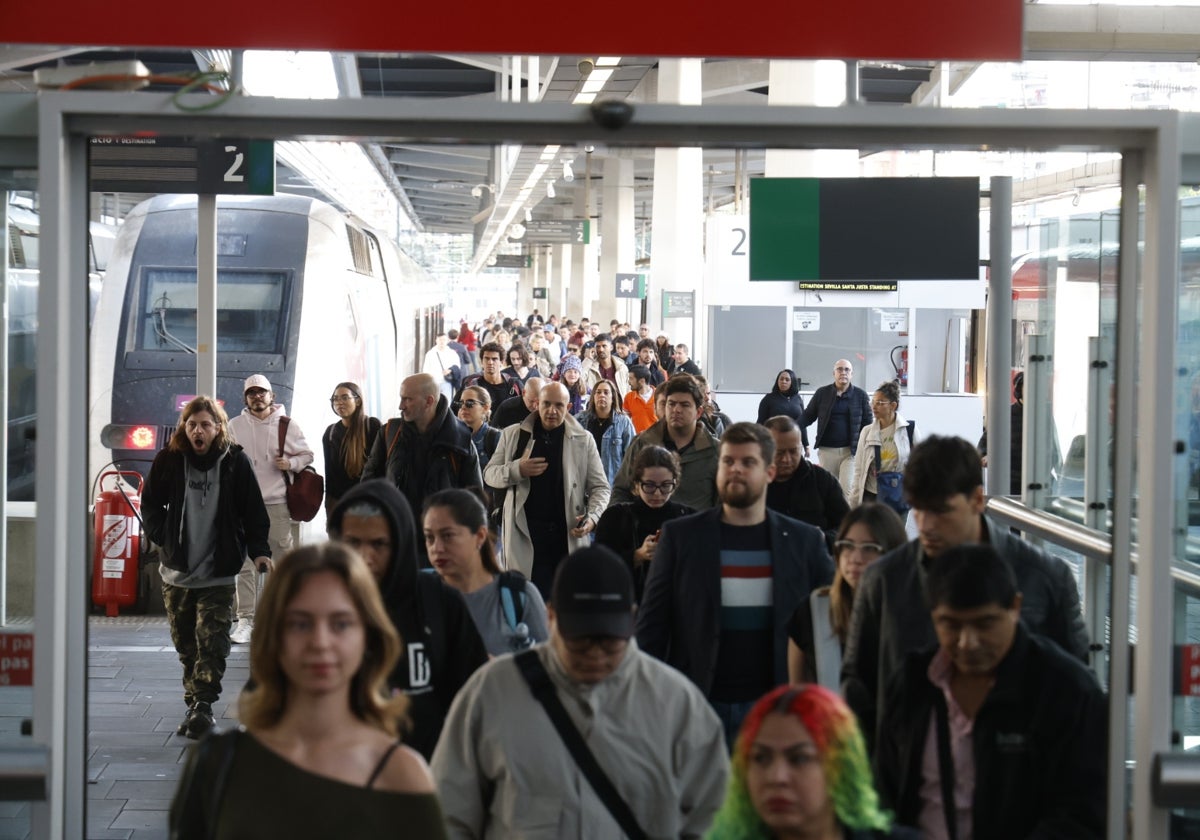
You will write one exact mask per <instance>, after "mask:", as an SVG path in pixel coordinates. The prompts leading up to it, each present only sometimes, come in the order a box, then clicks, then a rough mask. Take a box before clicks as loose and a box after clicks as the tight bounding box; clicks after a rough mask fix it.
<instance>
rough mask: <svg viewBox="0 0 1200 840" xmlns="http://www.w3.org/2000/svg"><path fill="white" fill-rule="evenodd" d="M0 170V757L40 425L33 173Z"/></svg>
mask: <svg viewBox="0 0 1200 840" xmlns="http://www.w3.org/2000/svg"><path fill="white" fill-rule="evenodd" d="M22 175H23V177H21V176H18V173H15V172H13V171H11V170H5V169H0V202H3V209H4V210H5V213H4V216H5V218H6V220H7V231H6V232H5V233H4V237H5V243H6V244H7V249H6V250H7V251H8V257H7V259H5V258H4V257H3V255H0V282H4V283H5V288H6V291H7V296H8V311H9V338H8V389H7V390H8V401H9V405H8V416H7V417H6V418H5V420H6V423H7V426H8V451H7V462H8V463H7V465H8V488H7V490H8V493H7V499H8V502H7V504H5V505H4V506H3V511H4V518H5V522H4V525H5V531H6V533H5V538H6V540H7V544H6V550H7V555H6V565H5V567H4V569H3V570H2V571H0V751H3V750H5V749H6V748H10V747H23V746H29V744H30V741H31V739H30V737H29V736H28V735H25V734H22V730H23V728H24V723H25V721H28V720H29V719H30V718H32V716H33V644H34V637H33V594H34V589H33V587H34V539H33V532H34V510H33V505H32V504H30V503H29V500H31V499H32V498H33V463H34V462H33V448H34V439H33V435H34V425H35V423H36V421H37V408H36V387H35V383H34V372H35V367H36V364H35V356H34V342H35V339H36V335H37V290H38V272H37V266H38V247H37V246H38V240H37V236H38V229H39V225H38V214H37V210H36V208H37V194H36V193H33V192H9V190H10V189H16V188H20V187H28V186H32V181H34V180H35V179H36V173H32V174H30V173H22ZM30 830H31V826H30V804H29V803H28V802H20V801H14V802H4V801H0V837H25V836H27V835H28V833H29V831H30Z"/></svg>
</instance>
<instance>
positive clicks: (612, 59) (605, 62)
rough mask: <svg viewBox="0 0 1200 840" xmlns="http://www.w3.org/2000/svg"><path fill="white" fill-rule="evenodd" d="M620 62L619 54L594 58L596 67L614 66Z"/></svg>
mask: <svg viewBox="0 0 1200 840" xmlns="http://www.w3.org/2000/svg"><path fill="white" fill-rule="evenodd" d="M620 63H621V56H619V55H602V56H600V57H599V58H597V59H596V66H597V67H616V66H617V65H618V64H620Z"/></svg>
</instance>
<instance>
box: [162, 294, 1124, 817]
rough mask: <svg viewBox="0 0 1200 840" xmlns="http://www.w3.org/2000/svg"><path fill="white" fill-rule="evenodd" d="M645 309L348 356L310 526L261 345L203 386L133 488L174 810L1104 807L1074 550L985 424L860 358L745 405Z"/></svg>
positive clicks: (1098, 700) (1101, 744) (791, 377)
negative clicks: (369, 409)
mask: <svg viewBox="0 0 1200 840" xmlns="http://www.w3.org/2000/svg"><path fill="white" fill-rule="evenodd" d="M650 332H651V330H650V328H649V326H648V325H645V324H643V325H641V326H640V328H639V329H638V330H636V331H635V330H631V329H629V326H628V325H626V324H619V323H617V322H615V321H614V322H613V323H612V324H610V325H609V330H608V331H602V330H601V328H600V325H598V324H593V323H591V322H590V321H589V320H588V319H586V318H584V319H581V320H580V322H579V323H575V322H572V321H570V320H564V321H563V322H562V323H561V324H560V323H559V319H557V318H556V317H554V316H550V317H549V318H547V319H546V320H545V321H543V320H542V319H541V317H540V315H539V313H538V312H537V311H536V310H535V311H534V312H533V313H532V314H531V315H530V316H529V317H528V318H526V319H524V320H519V319H515V318H502V317H499V316H497V317H495V318H489V319H486V320H485V321H484V322H482V323H480V324H478V325H476V327H475V328H474V329H471V328H470V327H468V325H467V324H463V325H462V327H461V328H460V329H458V330H450V331H448V332H447V333H445V334H443V335H439V336H438V338H437V342H436V344H435V346H434V347H433V348H432V349H431V350H430V351H429V354H428V355H427V356H426V358H425V363H424V365H423V367H422V371H421V372H420V373H417V374H414V375H412V376H409V377H408V378H406V379H405V380H404V381H403V383H402V384H401V388H400V407H401V416H400V417H398V418H393V419H391V420H388V421H386V422H380V421H379V420H376V419H375V418H371V417H367V416H365V415H364V412H363V408H362V406H363V395H362V392H361V390H360V388H359V386H358V385H356V384H354V383H349V382H342V383H338V385H337V386H335V388H334V391H333V395H332V397H331V399H330V404H331V409H332V411H333V414H334V415H335V416H336V418H337V419H336V421H335V422H334V423H332V424H331V425H330V426H329V428H328V429H326V430H325V433H324V435H323V437H322V443H323V447H324V454H325V463H326V471H327V474H328V480H327V482H326V499H325V503H326V516H327V520H326V529H327V531H328V535H329V538H330V540H331V542H330V543H325V544H321V545H315V546H305V547H302V548H298V549H294V548H293V547H292V546H291V545H290V544H289V543H288V542H287V540H286V539H285V538H284V537H285V534H284V533H283V531H282V529H277V528H276V522H277V520H280V519H281V517H282V521H283V522H285V523H286V522H287V520H286V505H284V509H283V512H282V513H280V512H279V511H278V510H277V509H273V507H275V508H277V507H278V506H279V505H280V503H281V499H282V496H281V493H282V490H281V488H284V487H286V482H287V476H288V474H289V473H292V474H294V473H295V472H297V471H299V470H301V469H303V468H304V467H305V466H306V465H307V464H308V463H309V462H310V461H311V460H312V453H311V451H310V450H308V448H307V444H306V443H305V440H304V436H303V433H302V432H301V430H300V429H299V428H297V427H296V425H295V424H294V423H291V424H288V423H286V422H284V423H283V425H282V426H280V421H281V420H282V419H283V418H285V417H286V414H285V412H284V410H283V407H282V406H280V405H278V404H276V403H274V395H273V393H271V389H270V383H269V382H268V381H267V380H266V378H265V377H263V376H261V375H256V376H252V377H250V378H249V379H247V380H246V383H245V385H246V387H245V403H246V405H245V408H244V410H243V412H242V415H240V416H239V417H238V418H234V420H230V419H229V418H228V417H227V416H226V414H225V412H224V409H223V408H222V407H221V406H220V405H219V404H217V403H216V402H215V401H213V400H211V399H209V398H206V397H197V398H195V399H194V400H192V401H191V402H190V403H189V404H188V405H187V406H186V407H185V408H184V410H183V413H182V415H181V419H180V425H179V428H178V430H177V432H176V434H175V436H174V437H173V438H172V439H171V442H170V444H169V445H168V447H167V448H166V449H165V450H163V451H162V452H161V453H159V455H158V457H157V458H156V459H155V462H154V465H153V468H152V470H151V473H150V476H149V478H148V480H147V486H146V491H145V494H144V499H143V516H144V518H145V522H146V534H147V536H148V537H149V538H150V539H151V540H153V542H154V543H155V544H157V545H158V546H160V547H161V558H162V577H163V590H164V600H165V601H166V603H167V609H168V616H169V618H170V626H171V635H172V640H173V642H174V644H175V647H176V649H177V651H178V652H179V657H180V661H181V663H182V665H183V669H184V701H185V703H186V704H187V713H186V715H185V717H184V719H183V722H182V723H181V724H180V726H179V730H178V731H179V734H180V735H186V736H188V737H190V738H196V739H199V744H198V745H197V747H196V748H195V749H194V750H193V751H192V754H191V755H190V757H189V760H188V765H187V769H186V771H185V773H184V776H183V779H182V780H181V782H180V787H179V791H178V794H177V796H176V800H175V803H174V805H173V808H172V830H173V832H175V834H173V836H180V837H193V836H194V837H206V838H207V837H239V836H251V835H254V834H256V832H257V828H256V826H261V827H264V831H265V830H266V829H265V827H266V826H268V825H269V826H270V827H271V830H272V831H277V830H278V829H279V827H280V826H283V827H285V829H286V830H287V831H288V833H289V834H293V835H296V836H312V837H315V836H331V835H333V834H344V835H346V836H363V837H375V836H384V835H385V833H387V832H389V831H390V832H392V833H395V832H396V831H400V832H401V833H407V834H411V835H412V836H419V837H431V838H436V837H443V836H444V837H454V838H485V837H486V838H535V837H545V838H609V837H613V838H615V837H621V836H625V837H630V838H642V837H655V838H660V837H694V838H700V837H712V838H772V837H774V838H792V837H794V838H801V837H804V838H820V840H827V838H888V837H891V838H916V837H921V836H924V837H927V838H955V840H966V838H976V840H984V839H985V838H1006V839H1007V838H1012V837H1035V836H1036V837H1047V838H1049V837H1101V836H1103V833H1104V821H1105V780H1104V776H1105V770H1104V768H1105V744H1106V739H1107V715H1106V703H1105V698H1104V694H1103V691H1102V690H1101V688H1100V686H1099V685H1098V683H1097V681H1096V679H1095V677H1094V676H1093V674H1092V672H1091V671H1090V670H1089V669H1088V667H1087V664H1086V663H1087V658H1088V656H1089V646H1088V639H1087V636H1086V632H1085V629H1084V625H1083V622H1082V619H1081V616H1080V605H1079V596H1078V591H1077V588H1076V584H1075V582H1074V579H1073V577H1072V575H1071V572H1070V570H1069V569H1068V567H1067V566H1066V565H1065V564H1064V563H1063V562H1062V561H1061V560H1059V559H1056V558H1054V557H1051V556H1049V555H1047V554H1046V553H1045V552H1043V551H1041V550H1040V549H1038V548H1036V547H1035V546H1033V545H1031V544H1030V543H1028V542H1025V541H1024V540H1022V539H1021V538H1020V537H1018V536H1016V535H1014V534H1012V533H1010V532H1009V531H1008V530H1007V529H1004V528H1002V527H1000V526H998V525H997V524H996V523H995V522H993V521H992V520H990V519H989V518H988V517H987V516H986V515H985V513H984V506H985V505H984V502H985V500H984V496H983V472H982V461H981V458H980V455H979V452H978V451H977V449H976V448H975V447H974V446H973V445H971V444H969V443H968V442H966V441H964V440H961V439H959V438H954V437H945V436H938V435H931V436H928V437H925V438H922V437H921V436H920V435H919V434H918V433H917V431H916V428H915V424H914V423H912V422H909V421H908V420H906V419H905V418H904V417H903V415H901V414H900V412H899V403H900V392H899V388H898V387H897V386H896V385H895V384H894V383H891V382H886V383H883V384H881V385H880V386H879V387H878V388H877V389H876V390H875V391H874V392H873V394H872V395H870V396H868V394H867V393H866V392H865V391H863V390H862V389H861V388H858V387H857V386H855V385H853V384H852V379H853V365H852V364H851V363H850V362H849V361H848V360H845V359H841V360H838V361H836V362H835V363H834V370H833V381H832V382H831V383H830V384H828V385H824V386H822V387H820V388H818V389H817V390H816V392H815V393H814V394H813V397H812V399H811V400H810V401H809V402H808V405H807V406H806V405H805V403H804V400H803V398H802V397H801V396H800V394H799V381H798V378H797V376H796V374H795V372H794V371H792V370H782V371H780V372H779V374H778V376H777V377H776V380H775V383H774V386H773V388H772V389H771V392H770V393H768V394H767V395H766V396H765V397H764V398H763V400H762V404H761V406H760V409H759V413H758V417H757V422H754V423H751V422H734V421H733V420H732V419H731V418H729V417H727V416H725V415H724V414H723V413H722V412H721V411H720V408H719V407H718V406H717V405H716V404H715V402H713V400H712V394H711V392H710V391H709V389H708V386H707V383H706V382H705V380H704V378H703V376H702V375H701V371H700V368H699V367H698V365H697V363H696V362H695V360H693V359H691V358H690V354H689V349H688V348H687V347H686V346H685V345H682V344H672V343H671V342H670V340H669V339H668V337H667V336H666V335H665V334H659V335H657V336H656V337H653V338H652V337H651V335H650ZM243 418H244V419H243ZM238 420H242V422H241V423H238V422H236V421H238ZM813 424H815V425H816V431H815V435H814V436H813V440H812V447H811V448H810V443H809V437H808V428H809V427H810V426H812V425H813ZM813 449H815V450H816V452H815V458H814V457H813ZM270 471H273V472H274V474H270ZM287 524H290V523H287ZM286 536H290V529H289V530H288V535H286ZM263 569H271V570H272V571H271V573H270V574H269V575H268V579H269V583H268V584H267V585H266V586H265V588H264V590H263V591H262V592H261V593H259V592H257V591H256V589H255V587H256V586H257V585H258V583H257V580H256V579H257V578H258V577H259V574H258V573H260V572H261V571H262V570H263ZM243 578H244V579H245V581H243ZM257 602H261V603H259V604H258V606H257V609H255V604H256V603H257ZM244 611H246V612H245V616H243V612H244ZM255 612H257V626H256V624H255V619H256V616H255V615H254V613H255ZM235 618H236V619H237V621H238V623H237V624H236V625H235V624H234V620H235ZM242 621H245V622H246V624H245V625H243V624H242ZM243 627H244V628H245V632H244V633H239V629H241V628H243ZM239 639H240V640H241V641H242V642H246V641H248V642H249V644H250V658H251V680H250V683H249V684H248V685H246V686H245V687H243V688H242V691H241V695H240V697H239V700H238V717H239V720H240V721H241V722H242V724H243V726H242V727H239V728H235V729H231V730H229V731H225V732H217V731H216V729H217V727H216V725H215V721H214V718H213V711H212V704H213V703H215V702H216V701H217V699H218V698H219V696H220V693H221V690H222V685H221V679H222V676H223V674H224V669H225V658H226V657H227V656H228V653H229V650H230V644H231V643H238V642H239ZM264 779H265V780H266V781H265V782H264V781H262V780H264ZM297 794H299V795H297ZM251 803H253V807H252V808H251V807H250V804H251ZM331 803H332V806H333V807H331ZM243 814H246V816H243ZM331 821H332V822H331Z"/></svg>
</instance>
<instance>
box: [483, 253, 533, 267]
mask: <svg viewBox="0 0 1200 840" xmlns="http://www.w3.org/2000/svg"><path fill="white" fill-rule="evenodd" d="M531 265H533V257H531V256H530V255H529V254H496V262H495V263H493V264H491V265H489V266H488V268H529V267H530V266H531Z"/></svg>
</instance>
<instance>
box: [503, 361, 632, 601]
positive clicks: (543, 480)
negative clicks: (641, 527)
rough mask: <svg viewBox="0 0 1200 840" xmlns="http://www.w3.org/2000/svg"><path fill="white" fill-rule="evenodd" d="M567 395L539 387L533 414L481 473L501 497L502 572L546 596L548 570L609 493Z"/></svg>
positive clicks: (575, 542)
mask: <svg viewBox="0 0 1200 840" xmlns="http://www.w3.org/2000/svg"><path fill="white" fill-rule="evenodd" d="M569 406H570V397H569V395H568V394H567V389H566V388H565V387H564V386H563V385H561V384H560V383H557V382H551V383H549V384H548V385H545V386H543V387H542V394H541V400H540V403H539V405H538V410H537V411H536V412H535V413H533V414H530V415H529V417H527V418H526V419H525V420H524V422H522V423H520V424H518V425H515V426H509V427H508V428H506V429H505V430H504V432H503V433H502V434H501V436H500V443H499V444H498V445H497V446H496V452H495V454H493V455H492V458H491V460H490V461H489V462H488V465H487V469H486V470H484V480H485V481H486V482H487V483H488V485H489V486H491V487H494V488H496V489H498V490H506V491H507V494H506V496H505V499H504V507H503V517H504V520H503V525H502V527H501V544H502V552H503V557H504V562H505V565H506V566H507V567H508V568H510V569H518V570H520V571H521V572H523V573H524V574H525V576H526V577H528V578H529V579H530V580H532V581H533V583H534V584H535V585H536V586H537V587H538V589H539V590H540V591H542V592H549V591H550V585H551V583H553V581H554V570H555V569H556V568H557V567H558V564H559V562H561V561H562V558H563V557H565V556H566V555H567V554H568V553H569V552H571V551H574V550H575V549H578V548H585V547H586V546H587V545H588V539H587V537H588V534H590V533H591V532H592V530H593V529H594V528H595V527H596V523H597V522H598V521H600V515H601V514H602V513H603V512H604V509H605V507H607V506H608V497H609V492H610V491H609V486H608V479H607V478H606V476H605V473H604V464H603V463H602V462H601V461H600V452H599V451H598V450H597V449H596V441H595V439H594V438H593V437H592V435H591V434H590V433H588V431H587V430H585V429H584V428H583V427H582V426H580V425H579V424H578V423H577V422H575V418H573V417H571V416H570V414H569V412H568V408H569Z"/></svg>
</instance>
